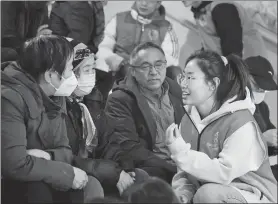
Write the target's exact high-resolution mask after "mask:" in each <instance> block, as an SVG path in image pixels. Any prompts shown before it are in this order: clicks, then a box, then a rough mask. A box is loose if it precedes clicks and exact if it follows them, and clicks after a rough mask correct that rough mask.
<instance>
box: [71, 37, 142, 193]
mask: <svg viewBox="0 0 278 204" xmlns="http://www.w3.org/2000/svg"><path fill="white" fill-rule="evenodd" d="M68 40H69V41H70V43H71V44H72V45H73V46H74V59H73V71H74V73H75V76H76V77H77V81H78V85H77V87H76V89H75V90H74V92H73V93H72V95H71V96H69V97H67V100H66V102H67V113H68V114H67V115H68V117H66V124H67V130H68V131H67V133H68V138H69V143H70V146H71V148H72V151H73V154H74V165H75V166H77V167H79V168H81V169H83V170H84V171H86V172H87V174H88V175H91V176H94V177H95V178H97V180H98V181H100V183H101V185H102V186H103V188H104V190H105V192H108V193H115V194H116V193H117V188H118V191H119V193H122V192H123V190H125V189H126V188H127V187H128V186H130V185H131V184H133V183H134V180H135V179H136V180H135V182H138V179H144V178H142V177H143V176H144V175H145V176H146V177H147V173H145V174H144V172H143V170H138V169H136V170H135V172H128V173H127V172H125V171H124V170H123V169H122V168H121V167H120V166H119V164H117V163H116V162H114V161H110V160H104V159H101V158H100V156H99V155H100V154H99V153H98V152H97V149H98V148H97V147H98V140H101V137H102V134H103V128H107V124H106V122H105V118H101V119H100V121H99V123H98V126H97V125H95V123H94V120H93V118H92V117H91V114H90V109H88V108H87V107H86V105H85V104H84V102H83V97H84V96H85V95H88V94H90V93H91V91H92V90H93V88H94V86H95V81H96V69H100V68H98V67H97V66H96V63H95V56H94V53H92V52H91V50H90V49H88V47H87V46H86V45H85V44H83V43H80V42H77V41H75V40H72V39H68ZM101 123H103V124H102V126H100V124H101ZM137 174H138V175H137ZM138 176H139V177H140V178H138ZM115 190H116V192H115ZM95 191H96V190H95Z"/></svg>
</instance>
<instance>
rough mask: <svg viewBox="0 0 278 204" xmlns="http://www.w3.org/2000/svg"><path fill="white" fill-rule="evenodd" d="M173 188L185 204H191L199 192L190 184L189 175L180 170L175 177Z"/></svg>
mask: <svg viewBox="0 0 278 204" xmlns="http://www.w3.org/2000/svg"><path fill="white" fill-rule="evenodd" d="M172 188H173V190H174V192H175V194H176V195H177V197H178V198H179V199H180V200H181V201H182V202H183V203H189V202H190V201H191V199H192V198H193V196H194V194H195V192H196V190H197V189H196V187H195V185H194V184H192V183H190V181H189V179H188V175H187V174H186V173H185V172H184V171H182V170H178V172H177V173H176V174H175V175H174V177H173V180H172Z"/></svg>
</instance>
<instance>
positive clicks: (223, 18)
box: [182, 0, 267, 59]
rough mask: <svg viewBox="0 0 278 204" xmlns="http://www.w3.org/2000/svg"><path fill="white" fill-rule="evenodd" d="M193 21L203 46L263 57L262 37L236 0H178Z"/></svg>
mask: <svg viewBox="0 0 278 204" xmlns="http://www.w3.org/2000/svg"><path fill="white" fill-rule="evenodd" d="M182 2H183V3H184V5H185V6H186V7H189V6H191V11H192V13H193V15H194V19H195V21H196V25H197V29H198V33H199V35H200V38H201V40H202V45H203V48H204V49H209V50H214V51H216V52H217V53H218V54H220V55H223V56H228V55H229V54H232V53H233V54H237V55H238V56H240V57H242V58H243V59H246V58H247V57H250V56H257V55H261V56H264V57H267V53H266V48H265V44H264V42H263V39H262V37H261V35H260V33H259V31H258V30H257V28H256V27H255V23H254V22H253V20H252V18H251V17H250V16H249V14H248V13H247V11H246V10H245V9H244V8H243V7H242V6H241V5H240V4H238V3H236V2H222V1H187V0H186V1H182Z"/></svg>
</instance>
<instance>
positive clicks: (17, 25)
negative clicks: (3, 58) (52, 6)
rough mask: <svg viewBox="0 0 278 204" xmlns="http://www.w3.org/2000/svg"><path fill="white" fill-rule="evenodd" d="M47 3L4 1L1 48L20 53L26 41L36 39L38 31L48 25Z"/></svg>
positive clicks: (2, 4) (2, 7)
mask: <svg viewBox="0 0 278 204" xmlns="http://www.w3.org/2000/svg"><path fill="white" fill-rule="evenodd" d="M47 12H48V11H47V5H46V2H39V1H30V2H27V1H22V2H20V1H17V2H14V1H2V2H1V46H2V47H8V48H12V49H14V50H16V51H19V48H20V46H21V45H22V43H23V42H25V41H26V40H28V39H30V38H32V37H35V36H36V34H37V29H38V28H39V26H41V25H43V24H48V16H47Z"/></svg>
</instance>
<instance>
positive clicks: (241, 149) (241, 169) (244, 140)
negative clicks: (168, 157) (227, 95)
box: [169, 122, 267, 184]
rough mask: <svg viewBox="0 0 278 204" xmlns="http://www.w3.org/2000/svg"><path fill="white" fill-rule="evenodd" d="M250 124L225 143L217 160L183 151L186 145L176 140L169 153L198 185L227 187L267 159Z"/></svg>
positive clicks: (261, 143)
mask: <svg viewBox="0 0 278 204" xmlns="http://www.w3.org/2000/svg"><path fill="white" fill-rule="evenodd" d="M256 127H257V126H256V124H255V123H254V122H248V123H246V124H245V125H243V126H242V127H240V128H239V129H238V130H236V131H235V132H234V133H233V134H232V135H231V136H230V137H229V138H228V139H226V140H225V142H224V145H223V149H222V151H221V152H220V153H219V155H218V158H214V159H210V158H209V156H208V155H207V154H205V153H203V152H197V151H194V150H189V151H186V150H184V149H185V147H186V143H185V142H184V140H183V139H182V137H178V138H177V139H176V140H175V141H174V142H173V143H172V144H170V146H169V149H170V151H171V153H172V159H173V160H174V161H175V162H176V164H177V166H178V167H179V168H180V169H182V170H183V171H185V172H186V173H188V174H190V175H192V176H194V177H196V178H198V179H199V180H200V181H206V182H214V183H220V184H229V183H230V182H231V181H232V180H234V179H235V178H238V177H240V176H242V175H244V174H246V173H247V172H249V171H256V170H257V169H258V168H259V167H260V165H261V164H262V162H263V160H264V158H265V157H266V156H267V151H266V148H265V146H264V144H263V142H262V140H261V137H260V135H259V133H258V131H257V128H256Z"/></svg>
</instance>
